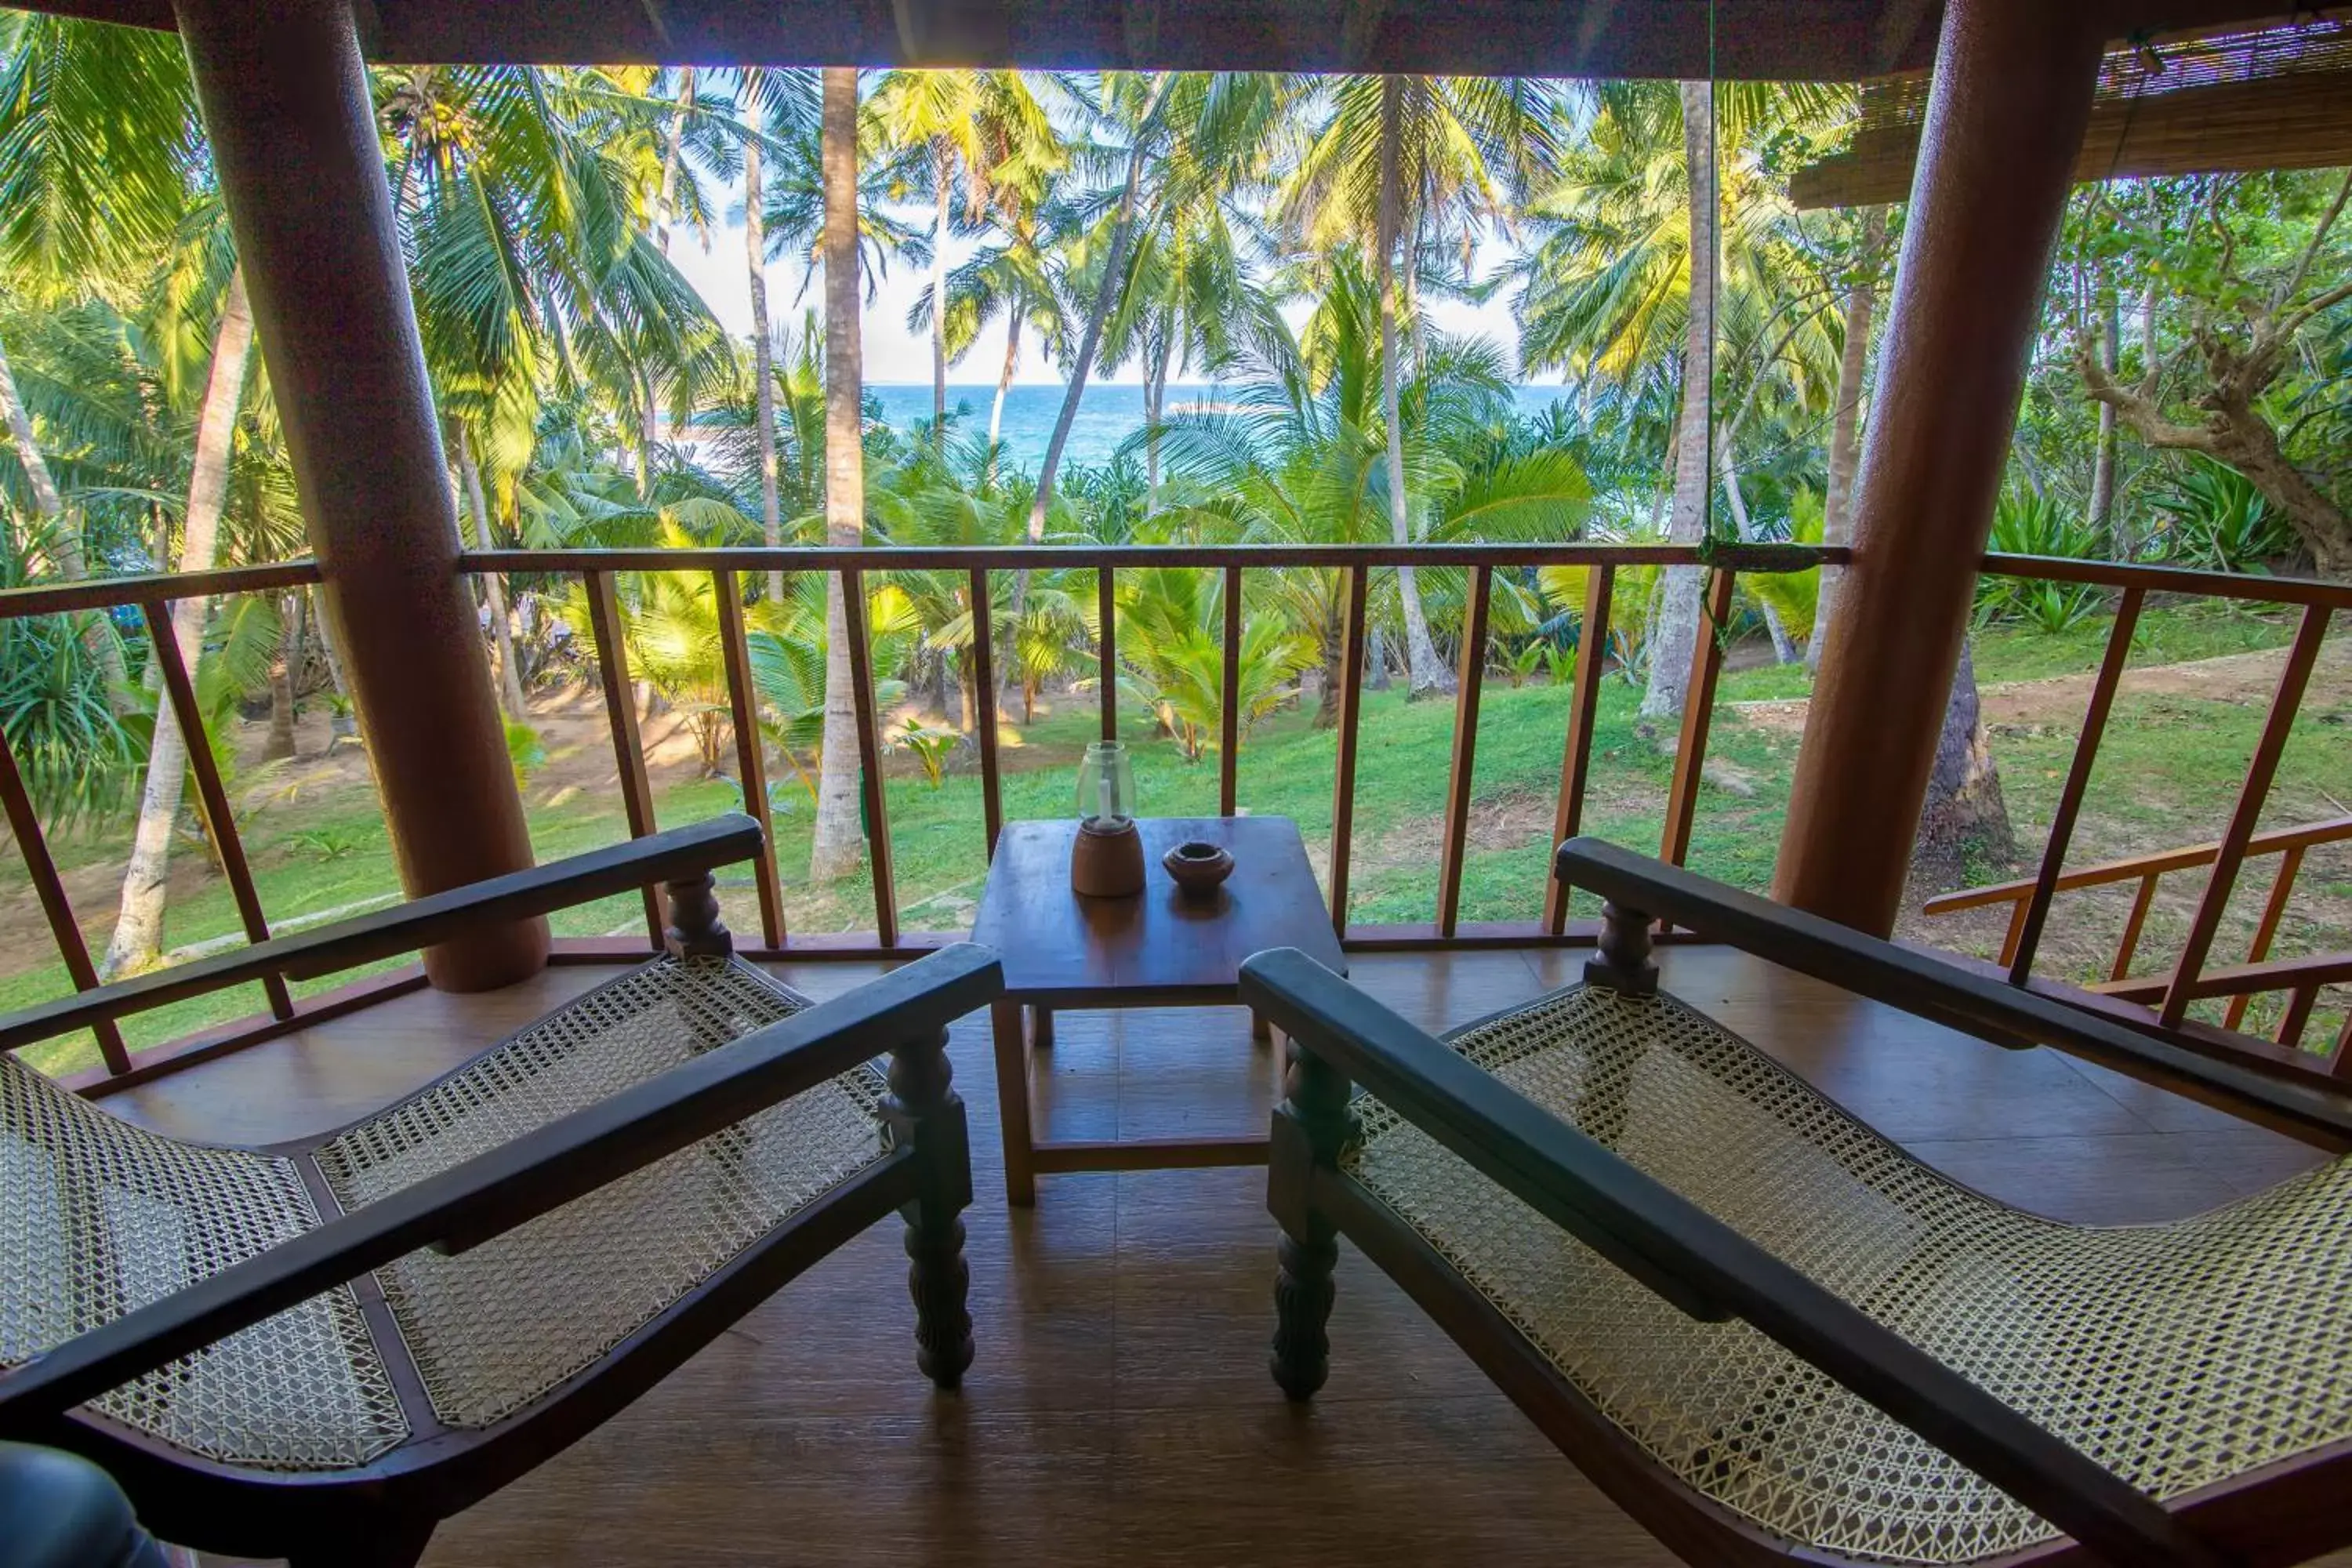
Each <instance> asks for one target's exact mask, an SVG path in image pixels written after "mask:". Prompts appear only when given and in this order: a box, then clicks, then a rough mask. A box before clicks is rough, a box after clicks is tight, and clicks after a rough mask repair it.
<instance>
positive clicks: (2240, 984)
mask: <svg viewBox="0 0 2352 1568" xmlns="http://www.w3.org/2000/svg"><path fill="white" fill-rule="evenodd" d="M2168 984H2170V981H2169V979H2168V977H2167V976H2165V975H2161V974H2150V975H2141V976H2138V977H2137V978H2134V979H2130V980H2110V981H2107V982H2105V983H2104V984H2098V985H2094V986H2092V987H2090V989H2091V990H2093V991H2095V992H2097V993H2098V994H2100V995H2102V996H2113V997H2115V998H2116V1000H2117V1001H2121V1002H2141V1003H2148V1002H2160V1001H2162V1000H2163V999H2164V993H2165V989H2166V987H2167V986H2168ZM2345 984H2352V952H2314V953H2306V954H2305V955H2304V956H2302V957H2300V958H2270V959H2264V960H2263V961H2262V962H2261V963H2232V964H2229V965H2227V966H2225V967H2223V968H2221V969H2209V970H2207V971H2206V972H2205V973H2202V974H2200V975H2199V976H2198V977H2197V978H2196V979H2195V980H2193V981H2191V982H2190V983H2189V1001H2191V1002H2203V1001H2206V1000H2208V999H2210V998H2212V997H2216V996H2259V995H2261V994H2263V993H2264V992H2269V991H2297V990H2301V989H2302V988H2304V987H2305V986H2320V985H2345Z"/></svg>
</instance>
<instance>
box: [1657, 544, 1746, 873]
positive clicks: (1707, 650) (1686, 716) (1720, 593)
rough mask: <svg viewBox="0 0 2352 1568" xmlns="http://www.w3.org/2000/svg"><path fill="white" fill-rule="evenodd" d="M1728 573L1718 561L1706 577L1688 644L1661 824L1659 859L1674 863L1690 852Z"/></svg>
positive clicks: (1719, 664)
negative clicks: (1702, 604)
mask: <svg viewBox="0 0 2352 1568" xmlns="http://www.w3.org/2000/svg"><path fill="white" fill-rule="evenodd" d="M1732 584H1733V575H1732V573H1731V572H1730V570H1729V569H1728V568H1727V567H1721V566H1718V567H1717V568H1715V570H1714V573H1713V574H1712V575H1711V576H1709V578H1708V579H1707V588H1706V613H1705V616H1704V618H1703V619H1702V620H1701V622H1700V624H1699V628H1698V642H1697V644H1696V647H1693V648H1692V649H1691V672H1690V681H1689V683H1688V684H1687V685H1686V686H1685V687H1684V689H1683V724H1682V731H1681V736H1680V738H1679V739H1678V740H1677V741H1676V742H1675V773H1674V782H1673V784H1670V785H1669V786H1668V788H1667V790H1666V827H1665V832H1664V835H1663V836H1662V841H1661V843H1660V844H1659V847H1658V858H1659V859H1661V860H1664V862H1665V863H1666V864H1667V865H1669V866H1679V865H1681V864H1682V863H1683V861H1684V859H1685V858H1686V857H1687V856H1688V855H1689V854H1690V837H1691V825H1692V823H1693V822H1694V821H1695V820H1696V817H1697V816H1698V786H1699V779H1700V777H1701V775H1702V774H1703V773H1705V772H1706V732H1707V726H1708V725H1709V724H1710V723H1711V722H1712V721H1713V720H1714V717H1715V686H1716V680H1717V677H1719V676H1720V675H1722V673H1723V633H1724V628H1725V627H1727V626H1729V625H1730V624H1731V590H1732Z"/></svg>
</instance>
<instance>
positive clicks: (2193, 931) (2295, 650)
mask: <svg viewBox="0 0 2352 1568" xmlns="http://www.w3.org/2000/svg"><path fill="white" fill-rule="evenodd" d="M2327 621H2328V610H2327V607H2326V605H2311V606H2309V607H2308V608H2306V609H2305V611H2304V612H2303V624H2302V625H2301V626H2297V627H2296V628H2295V634H2294V647H2291V648H2290V649H2288V650H2287V658H2286V668H2284V669H2283V670H2281V671H2280V672H2279V683H2278V691H2277V694H2276V695H2274V696H2273V698H2272V699H2271V710H2270V712H2269V714H2268V715H2267V716H2265V717H2264V719H2263V733H2262V738H2261V739H2260V740H2259V741H2257V742H2255V743H2254V755H2253V759H2252V762H2250V763H2248V764H2247V767H2246V782H2245V784H2244V785H2243V786H2242V788H2241V789H2240V790H2239V792H2238V804H2237V805H2235V806H2234V807H2233V808H2231V813H2230V826H2229V829H2228V831H2226V832H2225V833H2223V834H2222V835H2221V848H2220V849H2219V850H2218V851H2217V852H2216V853H2215V854H2214V857H2213V874H2212V875H2211V876H2210V877H2209V878H2208V879H2206V882H2205V893H2204V896H2203V897H2202V898H2200V899H2199V900H2198V901H2197V914H2196V917H2195V918H2194V919H2193V920H2192V921H2189V939H2188V941H2187V942H2184V943H2183V944H2182V945H2181V949H2180V957H2179V959H2178V960H2177V961H2176V962H2175V963H2174V964H2173V966H2172V978H2171V981H2170V982H2169V984H2167V985H2166V986H2165V989H2164V1005H2163V1006H2162V1007H2160V1008H2159V1009H2158V1012H2157V1021H2158V1023H2159V1024H2161V1025H2162V1026H2164V1027H2166V1028H2168V1029H2170V1028H2175V1027H2178V1026H2179V1023H2180V1020H2181V1019H2182V1018H2184V1017H2186V1016H2188V1014H2189V994H2190V993H2191V992H2192V991H2193V990H2194V989H2195V988H2196V984H2197V976H2198V974H2199V973H2201V972H2202V971H2203V969H2204V967H2205V960H2206V957H2207V955H2209V954H2210V952H2212V951H2213V938H2214V937H2215V936H2216V935H2217V934H2219V932H2220V931H2221V915H2222V912H2223V911H2224V910H2227V909H2228V908H2229V904H2230V890H2231V888H2232V887H2233V886H2235V885H2236V882H2237V879H2238V866H2239V863H2240V862H2241V861H2242V860H2243V859H2244V858H2245V855H2246V844H2247V842H2248V841H2249V840H2250V839H2252V837H2253V836H2254V828H2255V826H2256V825H2257V824H2258V823H2259V822H2260V821H2261V820H2262V815H2263V802H2264V801H2266V800H2268V799H2269V798H2270V793H2271V780H2272V779H2273V777H2274V776H2276V774H2277V773H2278V764H2279V758H2280V756H2281V755H2283V754H2284V752H2285V751H2286V742H2287V737H2288V736H2289V735H2290V734H2291V733H2293V732H2294V715H2295V710H2297V709H2299V708H2300V707H2301V706H2302V705H2303V692H2304V688H2305V686H2307V685H2309V684H2310V682H2311V668H2312V666H2313V665H2315V664H2316V663H2317V662H2318V661H2319V645H2320V644H2321V643H2322V642H2323V641H2325V640H2326V637H2327Z"/></svg>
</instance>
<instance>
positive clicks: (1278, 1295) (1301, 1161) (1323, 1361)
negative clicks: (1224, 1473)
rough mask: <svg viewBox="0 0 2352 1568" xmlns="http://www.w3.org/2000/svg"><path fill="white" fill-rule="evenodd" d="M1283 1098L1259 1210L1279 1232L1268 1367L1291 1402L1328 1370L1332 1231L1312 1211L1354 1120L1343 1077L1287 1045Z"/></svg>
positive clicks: (1335, 1248)
mask: <svg viewBox="0 0 2352 1568" xmlns="http://www.w3.org/2000/svg"><path fill="white" fill-rule="evenodd" d="M1286 1054H1287V1056H1288V1058H1289V1065H1288V1068H1287V1069H1286V1072H1285V1074H1284V1077H1283V1090H1284V1099H1283V1102H1282V1104H1281V1106H1280V1107H1279V1108H1278V1109H1277V1110H1276V1112H1275V1116H1274V1130H1273V1134H1272V1142H1271V1144H1270V1146H1269V1148H1268V1151H1267V1170H1266V1207H1267V1209H1268V1210H1270V1211H1271V1212H1272V1213H1273V1215H1274V1217H1275V1219H1276V1222H1277V1223H1278V1224H1280V1225H1281V1226H1282V1240H1281V1242H1280V1244H1279V1245H1278V1247H1277V1248H1276V1262H1277V1268H1276V1272H1275V1280H1274V1310H1275V1329H1274V1352H1273V1354H1272V1356H1271V1357H1270V1358H1269V1359H1268V1362H1267V1368H1268V1370H1270V1371H1271V1372H1272V1373H1274V1381H1275V1383H1276V1385H1277V1386H1278V1387H1280V1388H1281V1390H1282V1392H1283V1393H1284V1394H1287V1395H1289V1396H1290V1397H1291V1398H1293V1399H1300V1400H1303V1399H1310V1398H1312V1397H1314V1394H1315V1393H1316V1391H1317V1390H1318V1389H1319V1388H1321V1387H1322V1386H1323V1383H1324V1379H1325V1378H1327V1377H1328V1376H1329V1375H1330V1371H1331V1339H1330V1335H1329V1333H1328V1331H1327V1329H1328V1324H1329V1322H1330V1321H1331V1304H1332V1302H1333V1300H1335V1299H1336V1298H1337V1288H1336V1287H1335V1286H1334V1285H1333V1283H1332V1279H1331V1271H1332V1268H1333V1267H1334V1266H1335V1265H1336V1264H1337V1263H1338V1262H1339V1230H1338V1228H1337V1227H1336V1226H1333V1225H1332V1223H1331V1222H1330V1221H1329V1220H1328V1218H1326V1217H1325V1216H1324V1215H1323V1214H1322V1213H1321V1212H1320V1211H1319V1210H1318V1209H1317V1208H1316V1207H1315V1204H1314V1184H1315V1179H1316V1173H1317V1171H1318V1168H1319V1169H1321V1170H1327V1171H1328V1170H1330V1169H1332V1168H1334V1167H1336V1166H1337V1164H1338V1163H1339V1152H1340V1151H1341V1150H1342V1149H1344V1148H1345V1147H1346V1146H1347V1142H1348V1138H1349V1132H1350V1131H1351V1124H1352V1122H1353V1120H1354V1119H1353V1118H1352V1117H1351V1116H1350V1115H1349V1109H1348V1093H1349V1089H1348V1079H1347V1078H1346V1077H1345V1076H1344V1075H1343V1074H1341V1073H1340V1071H1339V1069H1338V1068H1335V1067H1333V1066H1331V1065H1330V1064H1329V1063H1328V1062H1327V1061H1324V1060H1323V1059H1322V1058H1319V1057H1318V1056H1316V1055H1314V1054H1313V1053H1312V1052H1310V1051H1308V1050H1307V1049H1306V1048H1305V1047H1302V1046H1301V1045H1300V1044H1299V1043H1298V1041H1297V1039H1295V1038H1294V1039H1292V1040H1290V1041H1289V1042H1288V1048H1287V1053H1286Z"/></svg>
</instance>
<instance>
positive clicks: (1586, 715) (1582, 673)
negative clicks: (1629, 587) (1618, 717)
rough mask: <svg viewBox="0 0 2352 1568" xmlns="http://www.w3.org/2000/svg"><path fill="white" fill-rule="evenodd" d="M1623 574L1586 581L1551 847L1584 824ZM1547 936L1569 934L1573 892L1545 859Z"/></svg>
mask: <svg viewBox="0 0 2352 1568" xmlns="http://www.w3.org/2000/svg"><path fill="white" fill-rule="evenodd" d="M1616 580H1617V569H1616V568H1615V567H1614V566H1610V565H1606V564H1602V565H1598V566H1588V567H1586V568H1585V576H1584V622H1583V625H1582V626H1580V627H1579V628H1578V630H1577V634H1576V676H1575V679H1574V681H1573V684H1572V686H1571V688H1570V695H1569V708H1568V746H1567V749H1566V750H1565V751H1564V752H1562V753H1561V755H1560V759H1559V802H1558V804H1557V805H1554V806H1553V807H1552V817H1551V847H1553V848H1555V849H1557V848H1559V846H1560V844H1561V843H1562V842H1563V841H1564V840H1567V839H1570V838H1573V837H1576V835H1577V830H1578V829H1579V828H1580V827H1581V826H1583V824H1584V781H1585V778H1586V775H1587V774H1588V773H1590V772H1591V765H1592V726H1593V723H1594V721H1596V720H1598V719H1599V718H1600V716H1601V676H1602V675H1603V674H1604V673H1605V672H1606V671H1607V669H1608V667H1609V599H1610V595H1611V594H1612V592H1613V591H1614V589H1615V585H1616ZM1543 924H1544V930H1546V931H1549V932H1550V933H1551V934H1552V935H1554V936H1558V935H1559V933H1560V932H1561V931H1565V930H1566V929H1568V889H1567V888H1565V887H1563V886H1562V885H1561V884H1560V880H1559V878H1557V877H1555V876H1553V875H1552V874H1551V858H1550V857H1549V855H1547V856H1546V857H1545V858H1544V912H1543Z"/></svg>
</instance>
